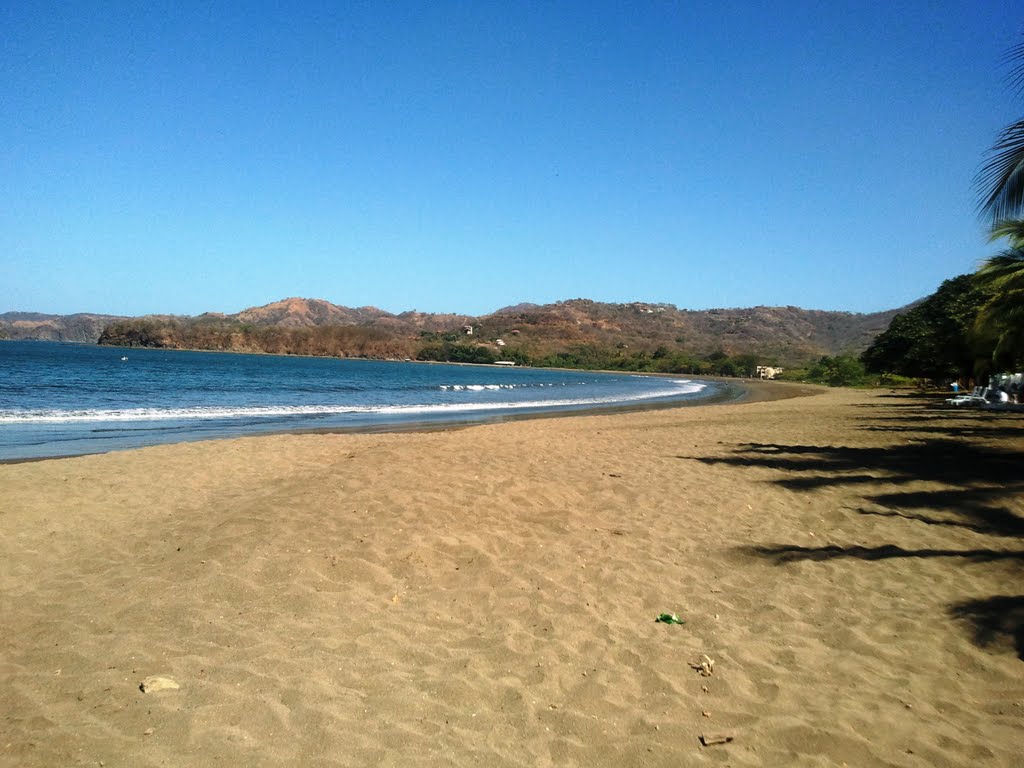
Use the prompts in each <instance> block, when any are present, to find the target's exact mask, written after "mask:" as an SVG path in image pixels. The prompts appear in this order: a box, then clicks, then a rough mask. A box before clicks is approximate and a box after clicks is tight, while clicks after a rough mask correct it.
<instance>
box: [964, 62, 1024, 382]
mask: <svg viewBox="0 0 1024 768" xmlns="http://www.w3.org/2000/svg"><path fill="white" fill-rule="evenodd" d="M1006 58H1007V60H1008V61H1012V62H1016V64H1015V66H1014V67H1013V69H1012V70H1011V73H1010V84H1011V86H1012V87H1013V88H1014V89H1015V90H1017V91H1018V92H1021V91H1022V90H1024V43H1022V44H1019V45H1017V46H1015V47H1014V48H1011V49H1010V51H1009V52H1008V53H1007V57H1006ZM975 185H976V186H977V187H978V190H979V192H980V197H981V203H980V208H981V211H982V213H983V214H984V215H987V216H989V217H991V220H992V225H991V229H990V231H989V240H990V241H995V240H1003V239H1005V240H1006V241H1007V244H1008V246H1009V247H1008V248H1007V249H1005V250H1004V251H1002V252H1001V253H999V254H998V255H996V256H993V257H991V258H989V259H986V260H985V262H984V263H983V264H982V265H981V267H980V268H979V269H978V271H977V273H976V279H977V281H978V283H979V284H980V285H982V286H984V287H987V288H990V289H991V290H992V291H993V292H994V296H993V298H992V299H991V300H990V301H989V302H988V303H986V304H985V306H984V307H982V308H981V311H980V312H979V313H978V318H977V321H976V323H975V334H976V337H977V340H978V342H979V343H980V344H981V345H983V346H985V347H987V348H989V349H991V350H992V361H993V362H994V363H995V364H996V365H1013V364H1015V363H1016V362H1017V361H1019V360H1022V359H1024V119H1022V120H1018V121H1016V122H1014V123H1011V124H1010V125H1008V126H1007V127H1006V128H1004V129H1003V130H1002V132H1001V133H1000V134H999V137H998V138H997V139H996V143H995V146H993V147H992V150H991V151H990V153H989V158H988V160H987V161H986V162H985V164H984V165H983V166H982V168H981V171H979V172H978V175H977V176H976V177H975Z"/></svg>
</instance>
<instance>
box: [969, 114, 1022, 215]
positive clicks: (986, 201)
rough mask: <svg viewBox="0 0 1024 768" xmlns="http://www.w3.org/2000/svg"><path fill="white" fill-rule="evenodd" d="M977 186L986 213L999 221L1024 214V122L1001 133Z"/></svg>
mask: <svg viewBox="0 0 1024 768" xmlns="http://www.w3.org/2000/svg"><path fill="white" fill-rule="evenodd" d="M974 183H975V185H976V186H977V187H978V189H979V190H980V192H981V204H980V209H981V211H982V212H983V213H987V214H988V215H990V216H991V217H992V218H993V219H995V220H997V221H999V220H1002V219H1010V218H1015V217H1018V216H1019V215H1020V214H1021V213H1024V120H1018V121H1017V122H1015V123H1013V124H1012V125H1008V126H1007V127H1006V128H1004V129H1003V130H1002V132H1001V133H1000V134H999V137H998V139H996V143H995V145H994V146H993V147H992V149H991V151H990V152H989V159H988V160H987V161H986V162H985V164H984V165H983V166H982V167H981V170H980V171H978V174H977V175H976V176H975V177H974Z"/></svg>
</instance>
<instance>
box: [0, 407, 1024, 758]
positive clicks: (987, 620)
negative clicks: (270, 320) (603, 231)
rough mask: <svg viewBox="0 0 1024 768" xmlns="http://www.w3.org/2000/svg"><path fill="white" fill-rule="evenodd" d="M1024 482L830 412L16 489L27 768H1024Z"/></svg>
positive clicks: (8, 471) (664, 423)
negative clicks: (707, 740) (663, 619)
mask: <svg viewBox="0 0 1024 768" xmlns="http://www.w3.org/2000/svg"><path fill="white" fill-rule="evenodd" d="M1022 459H1024V417H1022V416H1020V415H1014V414H1003V415H993V414H981V413H974V412H949V411H943V410H939V409H936V408H934V407H932V406H931V405H929V404H928V403H926V402H923V401H921V400H915V399H912V398H905V397H893V396H888V395H886V394H884V393H863V392H851V391H829V392H824V393H821V394H816V395H814V396H809V397H802V398H797V399H789V400H780V401H774V402H749V403H745V404H738V405H735V404H734V405H724V406H709V407H704V408H680V409H672V410H658V411H649V412H642V413H627V414H612V415H591V416H577V417H566V418H559V419H541V420H535V421H520V422H514V423H506V424H492V425H484V426H476V427H471V428H466V429H458V430H448V431H439V432H420V433H405V434H350V435H286V436H274V437H260V438H250V439H242V440H232V441H223V442H209V443H195V444H190V445H176V446H164V447H156V448H147V449H143V450H137V451H128V452H123V453H116V454H108V455H103V456H88V457H81V458H75V459H62V460H54V461H43V462H34V463H27V464H11V465H5V466H0V521H2V525H3V533H4V535H3V540H2V544H0V622H2V632H0V717H2V720H0V722H2V725H0V764H2V765H5V766H8V765H9V766H78V765H89V766H95V765H105V766H213V765H218V766H250V765H252V766H256V765H259V766H280V765H301V766H321V765H323V766H327V765H330V766H365V765H389V766H391V765H393V766H449V765H454V766H470V765H473V766H548V765H575V766H641V765H645V766H646V765H649V766H680V765H705V764H706V765H731V766H755V765H765V766H789V765H797V766H804V765H821V766H826V765H828V766H831V765H843V764H848V765H850V766H875V765H883V766H975V765H985V766H1010V765H1021V761H1022V759H1024V758H1022V752H1024V662H1022V660H1021V656H1022V655H1024V597H1022V593H1024V587H1022V565H1024V547H1022V544H1021V535H1022V532H1024V463H1022ZM661 612H674V613H678V615H679V616H680V618H681V619H683V620H684V621H685V622H686V623H685V624H683V625H681V626H679V625H671V626H670V625H665V624H660V623H656V622H655V621H654V619H655V617H656V616H657V615H658V614H659V613H661ZM702 654H706V655H707V656H708V657H710V658H711V659H713V660H714V662H715V663H714V669H713V673H712V674H711V675H710V676H703V675H702V674H701V673H700V672H699V671H697V670H695V669H693V668H691V666H690V664H691V663H694V662H699V661H700V658H701V656H702ZM150 676H164V677H169V678H171V679H173V680H174V681H175V682H176V683H177V684H178V685H179V686H180V687H179V688H177V689H174V688H169V689H165V690H156V691H150V692H148V693H144V692H142V691H141V690H140V688H139V686H140V683H142V682H143V680H144V679H145V678H147V677H150ZM158 687H159V686H158ZM701 734H705V735H715V734H726V735H729V736H732V737H733V741H731V742H730V743H727V744H721V745H714V746H702V745H701V743H700V740H699V738H700V736H701Z"/></svg>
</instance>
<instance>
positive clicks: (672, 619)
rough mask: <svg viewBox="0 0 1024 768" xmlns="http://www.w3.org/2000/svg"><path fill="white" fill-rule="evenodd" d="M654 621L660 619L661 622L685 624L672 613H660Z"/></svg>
mask: <svg viewBox="0 0 1024 768" xmlns="http://www.w3.org/2000/svg"><path fill="white" fill-rule="evenodd" d="M655 621H660V622H661V623H662V624H685V623H686V622H685V621H683V620H682V619H680V618H679V617H678V616H676V615H675V614H674V613H660V614H658V618H656V619H655Z"/></svg>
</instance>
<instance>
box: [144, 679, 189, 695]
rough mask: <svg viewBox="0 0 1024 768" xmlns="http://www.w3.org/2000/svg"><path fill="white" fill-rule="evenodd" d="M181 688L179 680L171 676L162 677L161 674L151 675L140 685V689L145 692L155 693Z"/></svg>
mask: <svg viewBox="0 0 1024 768" xmlns="http://www.w3.org/2000/svg"><path fill="white" fill-rule="evenodd" d="M179 688H181V686H180V685H178V682H177V681H176V680H174V679H173V678H170V677H161V676H159V675H150V676H149V677H147V678H146V679H145V680H143V681H142V683H141V684H140V685H139V690H140V691H142V692H143V693H153V692H155V691H176V690H178V689H179Z"/></svg>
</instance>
